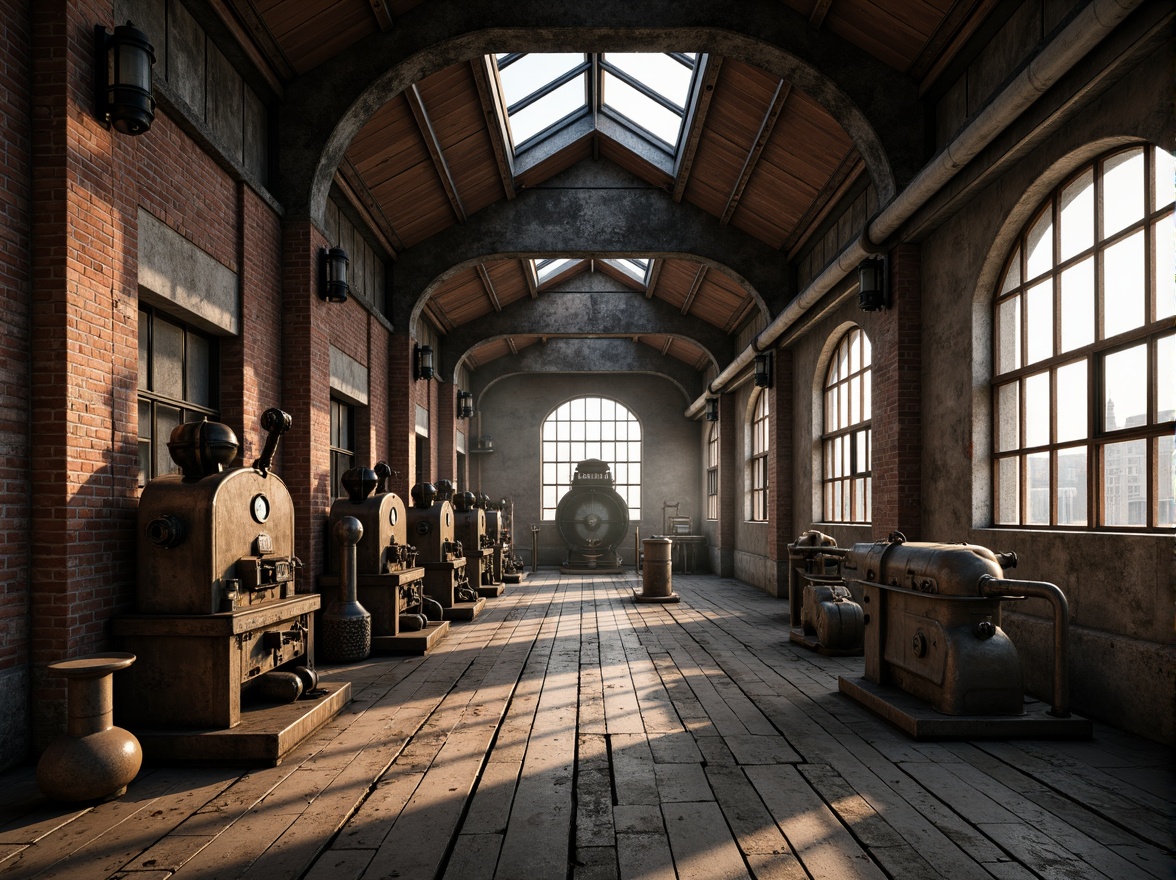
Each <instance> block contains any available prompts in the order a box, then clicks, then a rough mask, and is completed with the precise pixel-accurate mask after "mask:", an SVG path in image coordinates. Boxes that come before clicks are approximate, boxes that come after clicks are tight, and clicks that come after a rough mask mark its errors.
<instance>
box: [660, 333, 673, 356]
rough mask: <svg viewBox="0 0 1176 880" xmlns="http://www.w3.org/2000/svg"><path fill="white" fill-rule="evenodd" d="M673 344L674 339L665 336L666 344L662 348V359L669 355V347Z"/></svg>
mask: <svg viewBox="0 0 1176 880" xmlns="http://www.w3.org/2000/svg"><path fill="white" fill-rule="evenodd" d="M673 344H674V337H673V336H667V337H666V344H665V345H663V346H662V357H665V356H666V355H667V354H669V353H670V346H671V345H673Z"/></svg>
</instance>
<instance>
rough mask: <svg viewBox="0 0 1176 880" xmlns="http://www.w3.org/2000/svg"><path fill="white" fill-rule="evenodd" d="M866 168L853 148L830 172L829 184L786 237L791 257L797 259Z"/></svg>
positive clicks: (786, 244)
mask: <svg viewBox="0 0 1176 880" xmlns="http://www.w3.org/2000/svg"><path fill="white" fill-rule="evenodd" d="M865 170H866V163H865V162H864V161H862V157H861V156H859V155H858V153H857V150H854V149H850V151H849V152H848V153H846V154H845V158H843V159H842V160H841V164H840V165H838V166H837V168H836V170H834V172H833V173H832V174H831V175H830V176H829V180H828V181H826V182H825V186H824V187H822V189H821V191H820V192H819V193H817V197H816V198H815V199H813V203H812V204H811V205H809V207H808V210H807V211H805V212H804V215H803V216H801V218H800V220H799V221H798V222H797V224H796V228H795V229H794V230H793V231H792V234H791V235H790V236H788V238H787V240H785V242H784V245H783V247H782V250H784V251H786V252H787V253H788V259H789V260H794V259H796V255H797V254H798V253H800V250H801V248H803V247H804V245H805V242H807V241H808V240H809V237H810V236H811V235H812V234H813V233H814V232H815V231H816V230H817V228H818V227H819V226H820V225H821V223H823V222H824V221H825V218H826V217H828V216H829V212H830V211H832V210H833V209H834V208H835V207H836V206H837V204H838V202H840V201H841V197H842V196H844V195H845V193H846V192H847V191H848V190H849V188H850V187H851V186H853V184H854V182H855V181H856V180H857V179H858V177H860V176H861V174H862V173H863V172H864V171H865Z"/></svg>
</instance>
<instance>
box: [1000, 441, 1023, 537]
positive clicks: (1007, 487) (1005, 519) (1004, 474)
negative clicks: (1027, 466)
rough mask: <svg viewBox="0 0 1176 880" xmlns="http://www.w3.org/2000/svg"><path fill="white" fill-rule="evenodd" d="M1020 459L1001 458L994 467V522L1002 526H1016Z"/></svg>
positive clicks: (1018, 512)
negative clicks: (995, 497) (995, 491)
mask: <svg viewBox="0 0 1176 880" xmlns="http://www.w3.org/2000/svg"><path fill="white" fill-rule="evenodd" d="M1020 476H1021V475H1020V459H1019V458H1017V457H1016V456H1013V457H1012V458H1002V459H1000V460H999V461H998V462H997V465H996V485H997V501H996V521H997V522H998V523H1001V524H1002V525H1018V524H1020V522H1021V514H1020V511H1019V508H1018V502H1019V499H1020V497H1021V479H1020Z"/></svg>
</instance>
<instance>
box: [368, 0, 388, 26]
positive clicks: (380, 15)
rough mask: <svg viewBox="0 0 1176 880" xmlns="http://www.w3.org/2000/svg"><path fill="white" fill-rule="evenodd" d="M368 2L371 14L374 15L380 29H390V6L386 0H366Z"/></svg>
mask: <svg viewBox="0 0 1176 880" xmlns="http://www.w3.org/2000/svg"><path fill="white" fill-rule="evenodd" d="M368 4H369V5H370V6H371V7H372V15H374V16H375V17H376V24H378V25H379V26H380V30H381V31H384V32H387V31H390V30H392V7H391V6H389V5H388V0H368Z"/></svg>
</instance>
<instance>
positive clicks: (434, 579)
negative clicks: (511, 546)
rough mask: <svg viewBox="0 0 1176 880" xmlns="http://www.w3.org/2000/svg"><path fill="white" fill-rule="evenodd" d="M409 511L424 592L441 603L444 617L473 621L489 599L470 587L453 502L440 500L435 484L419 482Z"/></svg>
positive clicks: (409, 522)
mask: <svg viewBox="0 0 1176 880" xmlns="http://www.w3.org/2000/svg"><path fill="white" fill-rule="evenodd" d="M407 512H408V539H409V540H410V541H412V542H413V545H414V546H415V547H416V548H417V563H418V564H419V565H421V566H423V567H424V569H425V595H426V596H428V597H429V598H431V599H434V600H436V601H437V602H439V603H440V604H441V610H442V616H443V617H444V619H445V620H473V619H474V618H475V617H476V616H477V615H478V613H479V612H480V611H481V610H482V608H483V607H484V606H485V605H486V600H485V599H483V598H482V597H481V596H479V595H478V594H477V593H476V592H475V591H474V589H473V588H472V587H470V584H469V579H468V577H467V575H466V558H465V552H464V550H463V549H462V545H461V543H460V542H459V541H458V540H457V538H456V535H455V532H454V527H455V522H454V515H453V505H452V504H450V503H449V502H448V501H437V490H436V489H435V488H434V487H433V484H432V483H417V484H416V485H415V486H413V487H412V507H410V508H409V509H408V511H407Z"/></svg>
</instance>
